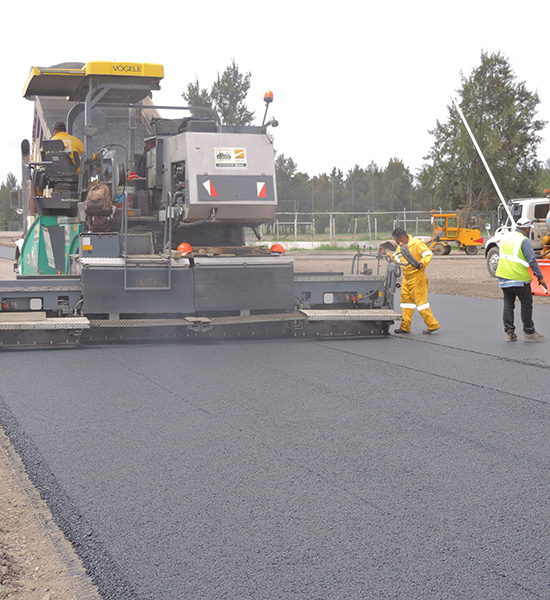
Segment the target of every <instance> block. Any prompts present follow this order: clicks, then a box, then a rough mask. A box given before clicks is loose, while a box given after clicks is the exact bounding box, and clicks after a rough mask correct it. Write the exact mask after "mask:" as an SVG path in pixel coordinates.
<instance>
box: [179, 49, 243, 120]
mask: <svg viewBox="0 0 550 600" xmlns="http://www.w3.org/2000/svg"><path fill="white" fill-rule="evenodd" d="M250 78H251V74H250V73H241V72H240V71H239V66H238V65H237V63H236V62H235V59H233V60H232V61H231V64H230V65H229V66H228V67H227V68H226V69H225V71H224V72H223V73H222V74H221V75H220V74H219V73H218V78H217V80H216V81H215V82H214V83H213V84H212V88H211V90H210V91H209V90H208V89H207V88H201V86H200V83H199V80H198V78H196V79H195V82H194V83H189V84H187V91H186V92H184V93H183V94H182V96H183V98H184V99H185V100H186V102H187V103H188V104H189V106H203V107H210V108H214V109H215V110H216V111H217V112H218V113H219V114H220V117H221V119H222V122H223V123H224V124H225V125H250V123H252V121H253V120H254V113H253V112H251V111H249V110H248V108H247V106H246V104H245V101H246V96H247V94H248V90H249V89H250ZM193 116H201V113H199V112H197V113H196V114H194V115H193Z"/></svg>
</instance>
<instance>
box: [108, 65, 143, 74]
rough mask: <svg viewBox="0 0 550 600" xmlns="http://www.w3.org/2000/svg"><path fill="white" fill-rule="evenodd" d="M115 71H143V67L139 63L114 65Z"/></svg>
mask: <svg viewBox="0 0 550 600" xmlns="http://www.w3.org/2000/svg"><path fill="white" fill-rule="evenodd" d="M113 71H117V72H123V73H141V67H140V66H138V65H113Z"/></svg>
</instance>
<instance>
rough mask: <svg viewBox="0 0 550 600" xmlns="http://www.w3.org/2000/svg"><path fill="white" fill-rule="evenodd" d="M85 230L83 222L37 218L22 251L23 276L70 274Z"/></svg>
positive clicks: (47, 217) (53, 217)
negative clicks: (71, 258)
mask: <svg viewBox="0 0 550 600" xmlns="http://www.w3.org/2000/svg"><path fill="white" fill-rule="evenodd" d="M81 229H82V225H81V224H80V223H77V222H76V221H74V220H72V219H68V218H67V217H55V216H38V217H36V219H35V220H34V222H33V224H32V225H31V226H30V228H29V230H28V231H27V235H26V236H25V241H24V242H23V247H22V249H21V260H20V265H21V275H59V274H68V273H69V272H70V256H71V254H74V253H76V252H77V251H78V240H79V235H80V232H81Z"/></svg>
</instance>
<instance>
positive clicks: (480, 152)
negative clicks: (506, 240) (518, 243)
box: [451, 96, 516, 229]
mask: <svg viewBox="0 0 550 600" xmlns="http://www.w3.org/2000/svg"><path fill="white" fill-rule="evenodd" d="M451 100H452V101H453V104H454V105H455V108H456V110H457V111H458V114H459V115H460V118H461V119H462V122H463V123H464V127H466V131H467V132H468V135H469V136H470V139H471V140H472V142H473V144H474V146H475V148H476V150H477V153H478V154H479V158H481V162H482V163H483V165H484V167H485V170H486V171H487V173H488V175H489V177H490V178H491V181H492V182H493V185H494V186H495V190H496V191H497V194H498V197H499V198H500V202H501V203H502V206H503V207H504V210H505V211H506V213H507V214H508V217H510V222H511V224H512V229H515V228H516V222H515V221H514V218H513V217H512V213H511V212H510V209H509V208H508V204H506V200H505V199H504V196H503V195H502V192H501V191H500V188H499V187H498V184H497V182H496V180H495V178H494V177H493V174H492V173H491V169H489V165H488V164H487V161H486V160H485V157H484V156H483V152H482V151H481V148H480V147H479V144H478V143H477V140H476V138H475V136H474V134H473V132H472V130H471V129H470V126H469V125H468V121H466V117H465V116H464V113H463V112H462V110H461V108H460V106H459V105H458V102H457V101H456V99H455V98H454V96H451Z"/></svg>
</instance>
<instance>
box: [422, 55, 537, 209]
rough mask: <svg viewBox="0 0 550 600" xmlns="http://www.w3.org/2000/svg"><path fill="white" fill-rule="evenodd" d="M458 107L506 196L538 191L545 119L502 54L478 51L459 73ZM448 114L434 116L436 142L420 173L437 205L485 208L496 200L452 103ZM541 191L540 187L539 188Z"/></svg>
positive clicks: (532, 95)
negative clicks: (477, 58)
mask: <svg viewBox="0 0 550 600" xmlns="http://www.w3.org/2000/svg"><path fill="white" fill-rule="evenodd" d="M461 79H462V89H461V90H459V94H460V96H461V100H460V106H461V109H462V111H463V113H464V115H465V117H466V119H467V121H468V123H469V125H470V127H471V129H472V131H473V133H474V135H475V137H476V140H477V142H478V144H479V146H480V147H481V149H482V151H483V154H484V156H485V159H486V160H487V163H488V164H489V167H490V168H491V171H492V173H493V175H494V177H495V179H496V181H497V183H498V185H499V187H500V189H501V191H502V193H503V195H504V196H505V197H507V198H514V197H516V198H517V197H527V196H530V195H533V194H535V193H536V189H535V188H536V185H537V175H538V164H537V160H536V153H537V147H538V145H539V143H540V141H541V138H540V136H539V135H538V132H539V131H541V130H542V129H543V128H544V126H545V122H544V121H540V120H537V119H536V118H535V115H536V111H537V105H538V104H539V97H538V95H537V94H536V93H531V92H529V91H528V90H527V87H526V84H525V82H518V81H516V77H515V75H514V73H513V71H512V68H511V67H510V64H509V62H508V60H507V59H506V58H505V57H504V56H503V55H502V54H501V53H495V54H488V53H486V52H482V53H481V64H480V66H479V67H477V68H476V69H474V70H473V72H472V74H471V75H470V77H468V78H466V77H464V76H463V75H462V74H461ZM448 112H449V115H448V120H447V122H445V123H440V122H439V121H437V123H436V126H435V128H434V129H433V130H432V131H430V133H431V134H432V135H433V136H434V137H435V142H434V145H433V147H432V149H431V150H430V152H429V154H428V156H426V157H425V159H426V160H429V161H430V163H428V164H425V165H424V166H423V168H422V170H421V172H420V174H419V180H420V182H421V184H422V185H423V186H425V187H426V188H428V189H429V190H431V192H432V198H433V201H434V203H435V204H436V205H438V204H440V205H444V206H448V207H450V208H453V209H457V208H465V209H467V211H469V210H471V209H478V210H487V209H493V208H495V207H496V206H497V204H498V202H499V200H498V195H497V193H496V191H495V190H494V187H493V185H492V183H491V181H490V178H489V177H488V175H487V173H486V171H485V168H484V166H483V164H482V162H481V160H480V158H479V156H478V155H477V152H476V150H475V147H474V145H473V143H472V142H471V140H470V138H469V136H468V133H467V131H466V130H465V128H464V126H463V124H462V121H461V120H460V116H459V114H458V111H457V110H456V108H455V107H454V105H453V106H451V105H449V106H448ZM539 193H540V192H539Z"/></svg>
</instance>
